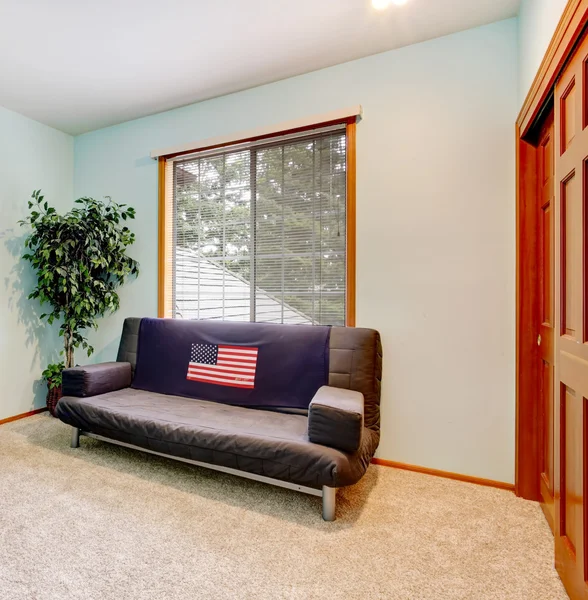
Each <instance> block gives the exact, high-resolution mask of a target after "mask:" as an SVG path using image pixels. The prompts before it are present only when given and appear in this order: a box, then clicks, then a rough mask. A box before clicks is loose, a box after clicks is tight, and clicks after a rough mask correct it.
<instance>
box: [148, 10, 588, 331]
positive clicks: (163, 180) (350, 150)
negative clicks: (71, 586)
mask: <svg viewBox="0 0 588 600" xmlns="http://www.w3.org/2000/svg"><path fill="white" fill-rule="evenodd" d="M587 1H588V0H587ZM359 118H360V115H358V114H354V115H352V116H349V117H344V118H339V119H335V120H332V121H325V122H316V123H314V122H313V123H312V124H311V125H305V126H303V127H297V128H295V129H283V130H277V131H273V132H272V133H268V134H263V135H258V136H255V137H249V138H236V139H234V140H232V141H230V142H223V143H220V144H214V145H212V146H202V147H198V150H197V151H198V152H204V151H205V150H212V149H221V148H224V147H227V146H231V145H234V144H241V143H245V142H253V141H261V140H272V138H276V137H280V136H283V135H287V134H291V133H302V132H306V131H307V132H309V133H312V131H314V130H316V129H321V128H323V127H330V126H332V125H345V141H346V154H345V156H346V162H347V164H346V182H345V184H346V210H345V214H346V223H345V230H346V235H347V238H346V248H345V274H346V286H345V326H346V327H355V322H356V285H357V282H356V278H357V266H356V262H357V257H356V253H357V233H356V229H357V225H356V220H357V207H356V203H357V176H356V171H357V149H356V146H357V122H358V119H359ZM193 152H194V150H184V151H182V152H175V153H173V154H167V155H160V156H158V157H157V161H158V192H157V195H158V259H157V264H158V267H157V273H158V275H157V316H158V317H159V318H166V317H169V316H170V315H171V312H172V308H171V294H172V292H171V290H172V285H173V284H172V264H171V260H172V258H171V255H172V251H171V243H172V230H171V223H172V220H173V216H172V210H171V207H172V200H173V188H172V180H173V171H171V170H169V171H168V165H170V164H172V163H170V162H168V161H170V160H171V159H173V158H176V157H178V156H183V155H189V154H192V153H193Z"/></svg>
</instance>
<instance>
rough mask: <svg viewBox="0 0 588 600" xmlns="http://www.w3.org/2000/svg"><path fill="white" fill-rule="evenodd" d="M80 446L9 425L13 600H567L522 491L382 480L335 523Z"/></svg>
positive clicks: (5, 434)
mask: <svg viewBox="0 0 588 600" xmlns="http://www.w3.org/2000/svg"><path fill="white" fill-rule="evenodd" d="M69 436H70V429H69V428H68V427H66V426H64V425H63V424H61V423H60V422H58V421H56V420H54V419H52V418H51V417H49V416H47V415H39V416H36V417H31V418H29V419H24V420H22V421H17V422H15V423H11V424H9V425H3V426H0V599H1V600H45V599H47V600H49V599H51V600H53V599H55V600H61V599H68V600H69V599H78V598H80V599H82V598H83V599H85V600H93V599H96V600H127V599H128V600H144V599H145V600H147V599H149V600H151V599H153V600H175V599H182V600H192V599H201V598H202V599H207V600H208V599H217V598H219V599H220V598H237V599H240V598H243V599H249V598H250V599H256V600H257V599H265V598H268V599H278V598H296V599H304V600H306V599H311V598H321V599H325V598H329V599H331V598H333V599H339V598H341V599H343V598H345V599H348V600H349V599H355V598H357V599H360V598H361V599H371V598H381V599H385V598H391V599H394V600H403V599H409V598H411V599H412V598H414V599H418V600H426V599H444V598H472V599H476V600H481V599H486V598H488V599H495V598H500V599H503V598H504V599H509V598H512V599H515V598H520V599H529V600H535V599H547V600H550V599H558V598H566V597H567V596H566V595H565V592H564V591H563V588H562V586H561V583H560V581H559V579H558V577H557V574H556V572H555V570H554V568H553V566H552V564H553V550H552V544H553V540H552V537H551V533H550V531H549V528H548V527H547V524H546V523H545V520H544V518H543V516H542V514H541V510H540V508H539V506H538V505H537V504H534V503H531V502H525V501H523V500H519V499H517V498H516V497H515V496H514V495H513V494H512V493H509V492H504V491H500V490H494V489H490V488H484V487H480V486H476V485H470V484H465V483H459V482H455V481H449V480H444V479H439V478H435V477H430V476H427V475H420V474H416V473H410V472H406V471H399V470H395V469H390V468H386V467H373V466H372V467H371V468H370V469H369V472H368V474H367V476H366V477H365V478H364V480H363V482H362V483H360V484H359V485H357V486H355V487H354V488H351V489H348V490H344V491H342V492H340V494H339V508H338V514H337V516H338V519H337V521H336V522H335V523H325V522H323V521H322V520H321V518H320V499H319V498H315V497H310V496H305V495H302V494H298V493H296V492H290V491H287V490H282V489H278V488H274V487H270V486H266V485H263V484H259V483H256V482H250V481H247V480H243V479H240V478H236V477H231V476H228V475H223V474H220V473H215V472H213V471H209V470H205V469H197V468H193V467H190V466H188V465H182V464H180V463H175V462H173V461H167V460H164V459H158V458H155V457H152V456H148V455H145V454H142V453H139V452H133V451H131V450H126V449H122V448H117V447H115V446H111V445H109V444H104V443H100V442H97V441H94V440H89V439H86V438H83V439H82V447H81V448H80V449H78V450H72V449H70V448H69Z"/></svg>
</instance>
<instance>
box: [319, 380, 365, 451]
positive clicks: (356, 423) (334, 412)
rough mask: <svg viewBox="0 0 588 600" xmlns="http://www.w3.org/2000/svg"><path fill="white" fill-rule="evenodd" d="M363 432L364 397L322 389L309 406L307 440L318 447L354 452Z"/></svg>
mask: <svg viewBox="0 0 588 600" xmlns="http://www.w3.org/2000/svg"><path fill="white" fill-rule="evenodd" d="M362 431H363V394H361V393H360V392H354V391H352V390H344V389H341V388H336V387H330V386H327V385H325V386H323V387H322V388H320V389H319V391H318V392H317V393H316V394H315V396H314V398H313V399H312V401H311V403H310V406H309V407H308V439H309V440H310V441H311V442H314V443H315V444H323V445H324V446H330V447H331V448H338V449H340V450H344V451H345V452H355V451H356V450H358V448H359V447H360V445H361V434H362Z"/></svg>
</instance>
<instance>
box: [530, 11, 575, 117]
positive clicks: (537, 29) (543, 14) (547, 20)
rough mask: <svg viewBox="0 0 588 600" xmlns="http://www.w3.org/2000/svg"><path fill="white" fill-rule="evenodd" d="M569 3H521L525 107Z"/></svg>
mask: <svg viewBox="0 0 588 600" xmlns="http://www.w3.org/2000/svg"><path fill="white" fill-rule="evenodd" d="M567 1H568V0H522V2H521V9H520V12H519V80H520V85H519V102H520V104H521V106H522V104H523V102H524V100H525V98H526V96H527V93H528V92H529V89H530V88H531V84H532V83H533V79H535V75H536V74H537V71H538V70H539V66H540V65H541V61H542V60H543V56H544V55H545V52H546V50H547V47H548V46H549V42H550V41H551V38H552V37H553V34H554V33H555V29H556V27H557V24H558V23H559V20H560V19H561V16H562V14H563V11H564V9H565V7H566V4H567Z"/></svg>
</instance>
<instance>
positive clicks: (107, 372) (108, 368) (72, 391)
mask: <svg viewBox="0 0 588 600" xmlns="http://www.w3.org/2000/svg"><path fill="white" fill-rule="evenodd" d="M130 385H131V363H128V362H107V363H100V364H98V365H88V366H87V367H73V368H72V369H65V370H64V371H63V384H62V393H63V395H64V396H75V397H77V398H86V397H88V396H98V395H100V394H106V393H107V392H114V391H116V390H122V389H123V388H126V387H129V386H130Z"/></svg>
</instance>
